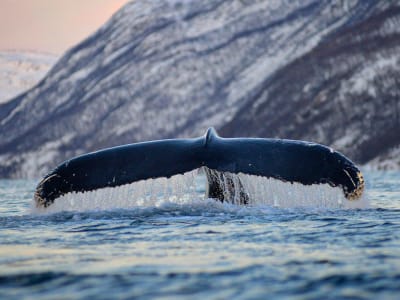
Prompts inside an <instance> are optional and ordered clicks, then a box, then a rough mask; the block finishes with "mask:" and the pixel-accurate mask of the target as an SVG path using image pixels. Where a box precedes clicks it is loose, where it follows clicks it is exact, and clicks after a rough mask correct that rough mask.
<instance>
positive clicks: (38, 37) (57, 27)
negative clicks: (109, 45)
mask: <svg viewBox="0 0 400 300" xmlns="http://www.w3.org/2000/svg"><path fill="white" fill-rule="evenodd" d="M127 2H128V0H0V50H33V51H38V52H48V53H54V54H62V53H63V52H65V51H66V50H67V49H69V48H70V47H72V46H74V45H75V44H77V43H78V42H80V41H81V40H83V39H84V38H85V37H87V36H88V35H89V34H91V33H92V32H94V31H95V30H96V29H97V28H99V27H100V26H101V25H102V24H104V23H105V22H106V21H107V20H108V19H109V18H110V17H111V16H112V14H113V13H115V12H116V11H117V10H118V9H119V8H121V6H123V5H124V4H125V3H127Z"/></svg>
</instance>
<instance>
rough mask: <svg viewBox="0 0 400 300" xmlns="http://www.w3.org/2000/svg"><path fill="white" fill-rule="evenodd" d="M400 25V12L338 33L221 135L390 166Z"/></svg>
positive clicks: (399, 140)
mask: <svg viewBox="0 0 400 300" xmlns="http://www.w3.org/2000/svg"><path fill="white" fill-rule="evenodd" d="M399 25H400V8H399V7H398V8H391V9H388V10H385V11H384V12H381V13H380V14H378V15H376V16H374V17H371V18H370V19H368V20H366V21H364V22H362V23H360V24H358V25H355V26H352V27H351V28H347V29H343V30H340V31H339V32H337V33H335V34H334V35H333V36H331V37H330V38H329V39H327V40H326V41H324V42H322V43H320V45H318V47H316V48H314V49H313V50H312V51H310V52H309V53H307V54H306V55H304V56H302V57H300V58H298V59H296V60H295V61H293V62H292V63H290V64H288V65H287V66H286V67H284V68H282V69H281V70H280V71H279V72H277V73H276V74H275V75H274V76H273V77H272V78H271V79H270V80H269V81H268V82H267V83H266V84H265V86H264V89H263V91H262V92H261V93H260V95H257V96H256V97H254V98H253V99H252V100H251V101H249V102H248V103H247V104H246V106H244V107H242V109H240V110H239V111H238V113H237V114H236V116H235V117H234V118H233V119H232V121H231V122H229V123H228V124H226V125H225V126H224V127H223V129H222V132H223V134H225V135H229V136H231V135H233V136H241V135H256V136H276V137H287V138H293V139H307V140H313V141H316V142H320V143H324V144H328V145H332V146H333V147H335V148H337V149H339V150H341V151H343V152H344V153H346V154H347V155H348V156H350V157H352V158H353V159H354V160H356V161H357V162H359V163H367V162H369V161H370V160H373V159H375V160H374V165H377V163H378V162H379V161H382V160H383V161H384V160H385V157H386V156H388V157H389V158H390V157H392V158H394V155H393V154H391V153H395V148H396V147H399V146H400V89H399V86H400V26H399ZM260 124H262V126H260ZM379 156H382V157H381V158H377V157H379ZM378 165H379V164H378ZM382 165H387V166H389V165H388V163H382Z"/></svg>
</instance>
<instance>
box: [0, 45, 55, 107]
mask: <svg viewBox="0 0 400 300" xmlns="http://www.w3.org/2000/svg"><path fill="white" fill-rule="evenodd" d="M56 60H57V56H56V55H53V54H48V53H40V52H28V51H23V52H22V51H0V103H4V102H6V101H8V100H11V99H12V98H14V97H15V96H17V95H18V94H20V93H22V92H25V91H26V90H27V89H29V88H31V87H33V86H34V85H36V84H37V83H38V82H39V81H40V80H41V79H42V78H43V77H44V76H45V75H46V73H47V72H48V71H49V70H50V68H51V67H52V66H53V65H54V63H55V62H56Z"/></svg>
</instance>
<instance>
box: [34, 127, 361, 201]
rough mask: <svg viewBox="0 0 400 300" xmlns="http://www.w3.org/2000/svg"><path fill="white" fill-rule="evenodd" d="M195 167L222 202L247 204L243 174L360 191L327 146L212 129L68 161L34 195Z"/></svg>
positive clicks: (354, 175) (45, 197)
mask: <svg viewBox="0 0 400 300" xmlns="http://www.w3.org/2000/svg"><path fill="white" fill-rule="evenodd" d="M199 168H203V169H204V170H205V174H206V177H207V188H206V196H207V197H209V198H216V199H218V200H220V201H223V202H225V201H227V202H231V203H238V204H248V203H249V199H250V194H249V191H248V190H247V189H248V188H246V186H245V184H244V182H243V180H242V179H240V178H241V177H242V178H245V177H246V176H256V177H262V178H267V179H273V180H277V181H279V182H283V183H289V184H300V185H301V186H305V187H307V186H313V185H327V186H330V187H335V188H340V189H341V191H342V193H343V195H344V196H345V198H347V199H348V200H356V199H359V198H360V197H361V195H362V193H363V190H364V180H363V177H362V174H361V172H360V171H359V169H358V168H357V167H356V166H355V165H354V164H353V163H352V162H351V161H350V160H349V159H348V158H346V157H345V156H343V155H342V154H340V153H339V152H336V151H333V150H332V149H330V148H328V147H326V146H323V145H319V144H315V143H309V142H303V141H294V140H281V139H260V138H221V137H219V136H218V134H217V133H216V131H215V129H214V128H210V129H208V130H207V132H206V134H205V135H204V136H202V137H199V138H194V139H170V140H159V141H150V142H143V143H136V144H129V145H123V146H118V147H114V148H108V149H104V150H100V151H96V152H92V153H88V154H84V155H81V156H77V157H75V158H72V159H70V160H67V161H65V162H63V163H62V164H60V165H59V166H58V167H56V168H55V169H54V170H53V171H52V172H50V173H49V174H48V175H46V176H45V177H44V178H43V180H42V181H41V182H40V183H39V184H38V186H37V188H36V191H35V194H34V199H35V202H36V206H37V207H48V206H50V205H51V204H52V203H53V202H54V201H55V200H56V199H57V198H59V197H61V196H63V195H66V194H69V193H85V192H90V191H95V190H100V189H104V188H110V187H118V186H122V185H126V184H130V183H133V182H137V181H141V180H146V179H156V178H163V177H165V178H169V177H171V176H174V175H176V174H184V173H186V172H190V171H192V170H195V169H199ZM235 175H237V176H235Z"/></svg>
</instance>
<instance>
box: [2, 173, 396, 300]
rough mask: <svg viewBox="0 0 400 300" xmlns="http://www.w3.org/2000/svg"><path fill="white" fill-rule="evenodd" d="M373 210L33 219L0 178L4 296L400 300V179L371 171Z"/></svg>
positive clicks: (137, 212) (195, 208)
mask: <svg viewBox="0 0 400 300" xmlns="http://www.w3.org/2000/svg"><path fill="white" fill-rule="evenodd" d="M366 177H367V184H368V193H369V198H370V203H371V208H369V209H361V210H342V209H336V210H333V209H331V210H323V209H320V208H318V209H313V208H302V209H298V208H292V209H290V208H289V209H287V208H286V209H280V208H274V207H268V206H254V207H239V206H234V205H222V204H219V203H216V202H214V201H211V200H198V201H193V202H190V203H187V204H174V203H166V204H165V205H160V206H157V207H156V206H154V207H140V206H138V207H134V208H130V209H125V210H124V209H118V210H108V211H97V212H96V211H92V212H79V213H77V212H60V213H55V214H50V215H35V214H31V213H30V206H31V201H32V200H31V198H32V194H33V189H34V186H35V182H33V181H0V199H1V202H0V299H32V298H35V299H72V298H74V299H86V298H90V297H93V299H127V298H135V297H137V298H140V299H157V298H160V299H179V298H180V299H188V298H190V299H231V298H234V299H267V298H268V299H399V297H400V173H399V172H394V173H393V172H392V173H389V172H387V173H382V172H370V173H367V174H366Z"/></svg>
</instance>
